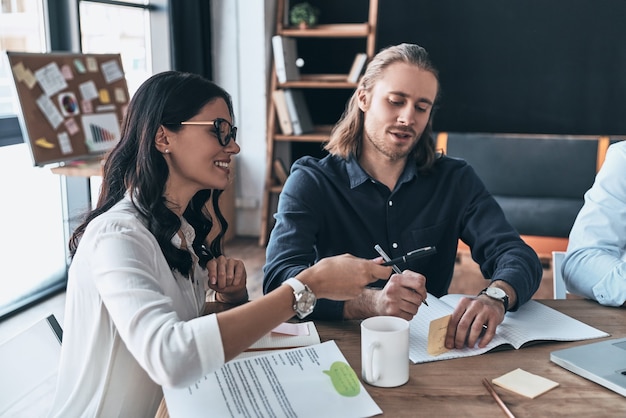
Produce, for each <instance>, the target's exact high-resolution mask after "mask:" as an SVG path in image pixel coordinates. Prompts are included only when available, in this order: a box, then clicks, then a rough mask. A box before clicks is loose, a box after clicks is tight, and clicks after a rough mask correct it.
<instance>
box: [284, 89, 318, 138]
mask: <svg viewBox="0 0 626 418" xmlns="http://www.w3.org/2000/svg"><path fill="white" fill-rule="evenodd" d="M283 92H284V94H285V101H286V102H287V111H288V112H289V120H291V127H292V128H293V134H294V135H302V134H306V133H309V132H313V130H314V129H313V122H312V120H311V113H310V112H309V108H308V106H307V104H306V100H305V98H304V93H302V91H301V90H294V89H284V90H283Z"/></svg>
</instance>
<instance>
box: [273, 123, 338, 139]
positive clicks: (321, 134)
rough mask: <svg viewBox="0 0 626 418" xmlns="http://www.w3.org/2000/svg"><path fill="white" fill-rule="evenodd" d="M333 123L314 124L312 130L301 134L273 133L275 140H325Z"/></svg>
mask: <svg viewBox="0 0 626 418" xmlns="http://www.w3.org/2000/svg"><path fill="white" fill-rule="evenodd" d="M332 128H333V125H316V126H315V130H314V131H313V132H309V133H306V134H302V135H282V134H277V135H274V140H275V141H286V142H326V141H328V138H329V136H330V131H331V130H332Z"/></svg>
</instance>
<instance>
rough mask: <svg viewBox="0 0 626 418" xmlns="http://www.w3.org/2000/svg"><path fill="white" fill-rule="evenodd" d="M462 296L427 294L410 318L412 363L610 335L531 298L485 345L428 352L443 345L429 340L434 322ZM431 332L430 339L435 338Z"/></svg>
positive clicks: (452, 309) (447, 311)
mask: <svg viewBox="0 0 626 418" xmlns="http://www.w3.org/2000/svg"><path fill="white" fill-rule="evenodd" d="M463 296H464V295H458V294H450V295H445V296H442V297H441V298H437V297H435V296H433V295H430V294H429V295H428V299H427V300H428V306H427V307H425V306H424V307H421V308H420V310H419V311H418V312H417V315H415V316H414V317H413V319H412V320H411V328H410V338H409V351H410V352H409V358H410V359H411V361H412V362H413V363H425V362H429V361H438V360H448V359H453V358H459V357H470V356H476V355H479V354H483V353H486V352H488V351H491V350H494V349H499V348H500V349H501V348H514V349H519V348H522V347H524V346H525V345H529V344H531V343H538V342H546V341H579V340H587V339H593V338H601V337H606V336H608V335H609V334H608V333H606V332H604V331H601V330H599V329H596V328H594V327H591V326H589V325H587V324H585V323H583V322H581V321H579V320H577V319H574V318H572V317H570V316H567V315H565V314H564V313H561V312H559V311H557V310H555V309H552V308H550V307H549V306H546V305H544V304H542V303H540V302H537V301H536V300H530V301H528V302H526V303H525V304H523V305H522V306H520V308H519V309H518V310H517V311H515V312H507V314H506V315H505V317H504V321H503V322H502V323H501V324H500V325H498V328H497V329H496V335H495V336H494V338H493V339H492V340H491V342H490V343H489V344H487V346H486V347H484V348H478V345H476V347H465V348H463V349H451V350H441V351H443V352H441V353H440V354H438V355H431V354H429V347H432V346H442V345H443V341H442V340H441V339H440V340H439V341H428V340H429V334H431V333H430V325H431V322H432V321H437V323H440V322H439V320H441V319H443V317H445V316H447V315H450V314H452V312H453V311H454V308H455V306H456V305H457V303H458V302H459V300H460V299H461V297H463ZM442 328H443V325H442ZM432 334H437V333H436V332H434V333H432ZM432 334H431V335H430V338H432V337H433V335H432ZM439 335H441V334H439ZM444 335H445V333H444Z"/></svg>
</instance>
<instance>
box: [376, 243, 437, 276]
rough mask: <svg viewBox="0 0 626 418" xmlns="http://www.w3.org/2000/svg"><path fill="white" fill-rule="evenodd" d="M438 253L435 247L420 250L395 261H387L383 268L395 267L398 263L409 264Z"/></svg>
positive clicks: (410, 252)
mask: <svg viewBox="0 0 626 418" xmlns="http://www.w3.org/2000/svg"><path fill="white" fill-rule="evenodd" d="M436 252H437V249H436V248H435V247H424V248H419V249H417V250H413V251H409V252H408V253H406V254H405V255H403V256H400V257H398V258H394V259H393V260H385V261H386V262H385V263H383V266H392V265H393V266H394V267H395V265H396V264H398V263H406V262H409V261H411V260H414V259H417V258H422V257H425V256H427V255H429V254H434V253H436ZM394 271H395V270H394Z"/></svg>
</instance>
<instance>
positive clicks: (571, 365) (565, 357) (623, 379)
mask: <svg viewBox="0 0 626 418" xmlns="http://www.w3.org/2000/svg"><path fill="white" fill-rule="evenodd" d="M550 361H552V362H553V363H556V364H558V365H559V366H561V367H563V368H565V369H567V370H569V371H570V372H573V373H576V374H577V375H579V376H582V377H584V378H585V379H589V380H591V381H592V382H595V383H597V384H599V385H602V386H604V387H606V388H607V389H610V390H612V391H614V392H617V393H619V394H620V395H622V396H626V338H617V339H610V340H604V341H600V342H596V343H591V344H584V345H579V346H576V347H572V348H565V349H563V350H557V351H553V352H551V353H550Z"/></svg>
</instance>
